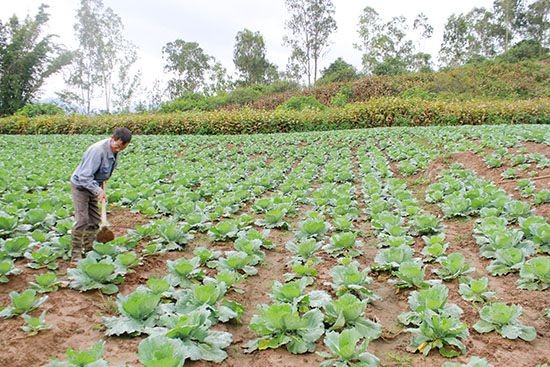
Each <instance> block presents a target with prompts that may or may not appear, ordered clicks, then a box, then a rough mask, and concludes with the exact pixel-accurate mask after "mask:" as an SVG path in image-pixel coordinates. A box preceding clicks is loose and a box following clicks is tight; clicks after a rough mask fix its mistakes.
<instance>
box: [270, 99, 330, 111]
mask: <svg viewBox="0 0 550 367" xmlns="http://www.w3.org/2000/svg"><path fill="white" fill-rule="evenodd" d="M326 108H327V106H325V105H324V104H322V103H321V102H319V101H318V100H317V99H315V97H313V96H302V97H291V98H290V99H288V100H287V101H285V102H284V103H282V104H281V105H280V106H279V107H277V109H279V110H283V111H304V110H313V111H322V110H325V109H326Z"/></svg>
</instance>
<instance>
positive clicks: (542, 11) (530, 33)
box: [519, 0, 550, 47]
mask: <svg viewBox="0 0 550 367" xmlns="http://www.w3.org/2000/svg"><path fill="white" fill-rule="evenodd" d="M549 14H550V0H537V1H535V2H533V3H532V4H530V5H529V6H528V7H527V10H526V11H525V12H523V13H522V14H521V17H520V18H521V20H520V21H519V22H520V25H521V29H520V32H521V34H522V35H523V36H524V37H525V38H526V39H533V40H535V41H536V42H537V43H538V44H540V45H541V46H542V47H550V21H549V20H548V15H549Z"/></svg>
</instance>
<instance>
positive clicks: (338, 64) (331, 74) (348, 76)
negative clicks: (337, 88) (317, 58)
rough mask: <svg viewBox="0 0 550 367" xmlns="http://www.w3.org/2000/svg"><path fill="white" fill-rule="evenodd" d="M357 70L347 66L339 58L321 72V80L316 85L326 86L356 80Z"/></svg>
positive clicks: (349, 65)
mask: <svg viewBox="0 0 550 367" xmlns="http://www.w3.org/2000/svg"><path fill="white" fill-rule="evenodd" d="M357 77H358V75H357V70H356V69H355V67H354V66H353V65H351V64H348V63H347V62H345V61H344V59H342V58H341V57H339V58H337V59H336V60H334V61H333V62H332V64H330V65H329V66H328V67H327V68H326V69H323V70H322V71H321V78H319V80H317V84H319V85H321V84H328V83H333V82H344V81H348V80H354V79H357Z"/></svg>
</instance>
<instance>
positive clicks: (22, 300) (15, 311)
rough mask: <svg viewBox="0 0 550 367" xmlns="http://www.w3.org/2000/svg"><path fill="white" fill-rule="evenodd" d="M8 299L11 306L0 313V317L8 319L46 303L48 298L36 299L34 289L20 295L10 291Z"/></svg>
mask: <svg viewBox="0 0 550 367" xmlns="http://www.w3.org/2000/svg"><path fill="white" fill-rule="evenodd" d="M10 299H11V304H10V305H9V306H7V307H6V308H4V309H3V310H2V311H0V317H3V318H6V319H8V318H11V317H14V316H17V315H21V314H26V313H28V312H30V311H32V310H34V309H36V308H37V307H39V306H40V305H41V304H42V303H44V302H46V300H47V299H48V296H43V297H41V298H37V297H36V291H35V290H34V289H26V290H24V291H23V292H21V293H18V292H16V291H11V292H10Z"/></svg>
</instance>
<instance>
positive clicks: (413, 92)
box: [400, 87, 437, 101]
mask: <svg viewBox="0 0 550 367" xmlns="http://www.w3.org/2000/svg"><path fill="white" fill-rule="evenodd" d="M400 96H401V98H405V99H415V98H416V99H423V100H425V101H432V100H434V99H436V98H437V94H435V93H432V92H428V91H427V90H425V89H423V88H420V87H413V88H409V89H407V90H405V91H403V92H401V95H400Z"/></svg>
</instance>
